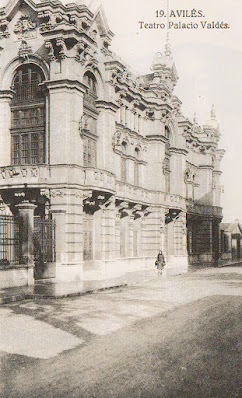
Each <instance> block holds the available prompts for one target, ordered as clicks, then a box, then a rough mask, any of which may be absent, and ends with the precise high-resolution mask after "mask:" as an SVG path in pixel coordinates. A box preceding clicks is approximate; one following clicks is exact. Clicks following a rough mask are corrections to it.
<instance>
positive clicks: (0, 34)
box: [0, 19, 10, 40]
mask: <svg viewBox="0 0 242 398" xmlns="http://www.w3.org/2000/svg"><path fill="white" fill-rule="evenodd" d="M8 23H9V22H8V21H7V19H2V20H1V21H0V40H1V39H8V38H9V37H10V33H9V31H8Z"/></svg>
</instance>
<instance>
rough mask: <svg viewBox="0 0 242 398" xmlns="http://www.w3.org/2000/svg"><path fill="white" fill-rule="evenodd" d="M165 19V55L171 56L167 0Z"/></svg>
mask: <svg viewBox="0 0 242 398" xmlns="http://www.w3.org/2000/svg"><path fill="white" fill-rule="evenodd" d="M166 8H167V10H166V12H167V21H166V28H167V33H166V45H165V56H166V57H168V58H169V57H171V42H170V29H169V20H170V15H169V13H170V11H169V0H167V7H166Z"/></svg>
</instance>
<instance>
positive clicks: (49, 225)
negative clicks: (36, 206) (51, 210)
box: [34, 217, 56, 265]
mask: <svg viewBox="0 0 242 398" xmlns="http://www.w3.org/2000/svg"><path fill="white" fill-rule="evenodd" d="M34 258H35V264H36V265H37V264H41V263H52V262H55V260H56V251H55V222H54V221H53V220H51V219H41V218H40V217H35V218H34Z"/></svg>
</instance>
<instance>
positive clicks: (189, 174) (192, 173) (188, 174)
mask: <svg viewBox="0 0 242 398" xmlns="http://www.w3.org/2000/svg"><path fill="white" fill-rule="evenodd" d="M196 177H197V173H196V170H195V168H194V167H192V165H191V166H190V167H188V168H187V169H186V170H185V177H184V180H185V183H189V182H190V183H194V182H195V178H196Z"/></svg>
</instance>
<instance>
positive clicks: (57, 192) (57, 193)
mask: <svg viewBox="0 0 242 398" xmlns="http://www.w3.org/2000/svg"><path fill="white" fill-rule="evenodd" d="M65 195H66V192H65V191H62V190H61V189H53V190H52V191H51V196H52V198H56V197H58V196H59V197H60V198H63V197H64V196H65Z"/></svg>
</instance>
